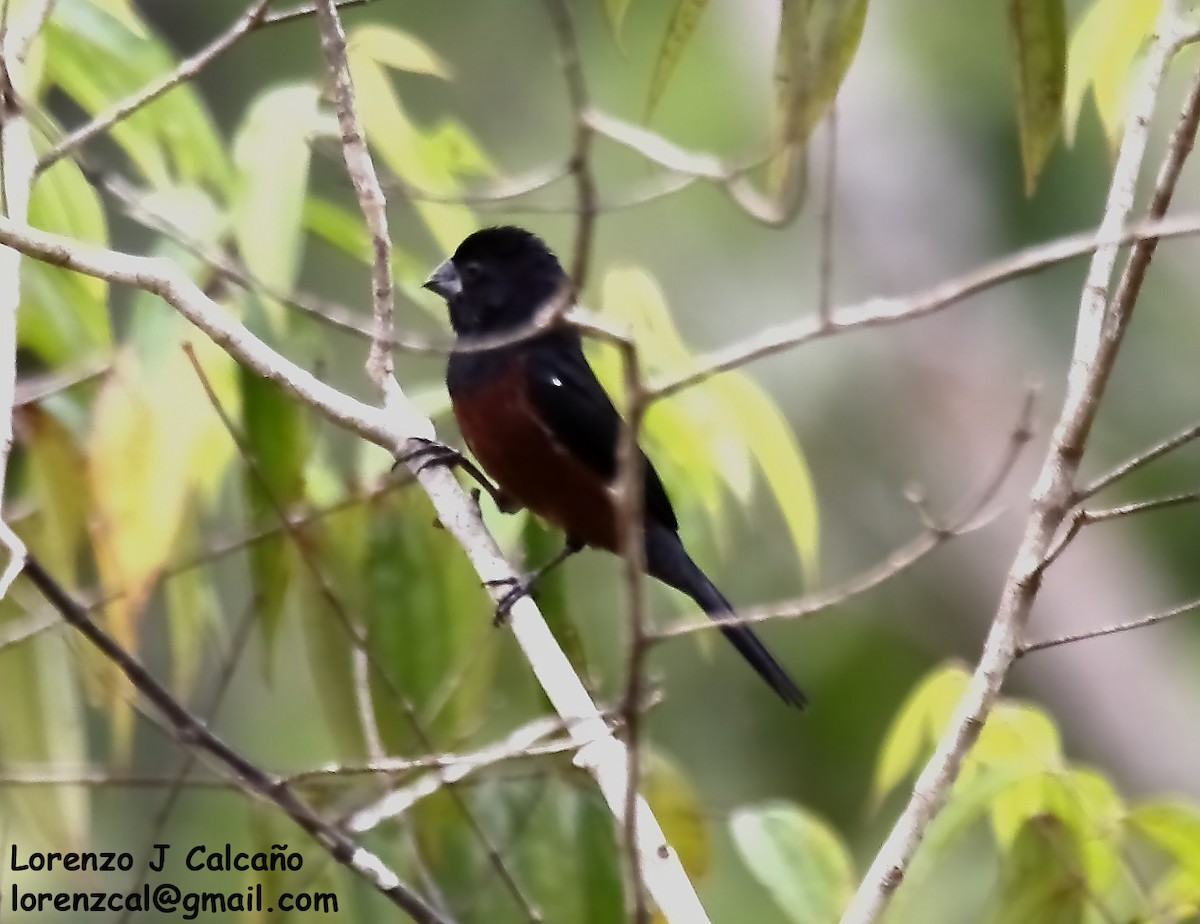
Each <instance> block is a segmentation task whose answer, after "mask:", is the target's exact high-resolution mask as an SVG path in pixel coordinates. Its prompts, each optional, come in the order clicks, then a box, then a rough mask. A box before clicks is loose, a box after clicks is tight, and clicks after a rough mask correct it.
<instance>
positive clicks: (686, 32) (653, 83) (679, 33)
mask: <svg viewBox="0 0 1200 924" xmlns="http://www.w3.org/2000/svg"><path fill="white" fill-rule="evenodd" d="M707 6H708V0H675V8H674V9H673V10H672V11H671V21H670V22H669V23H668V24H667V31H666V34H665V35H664V36H663V41H662V46H661V47H660V48H659V49H658V58H657V59H656V60H655V62H654V73H653V75H652V76H651V77H650V91H649V93H648V94H647V97H646V116H647V117H649V116H650V114H651V113H652V112H653V111H654V108H655V107H656V106H657V105H658V101H659V100H660V99H661V98H662V95H663V91H664V90H666V88H667V83H668V82H669V81H670V79H671V74H672V73H674V71H675V65H677V64H678V63H679V58H680V56H682V55H683V50H684V48H686V47H687V43H688V41H689V40H690V39H691V37H692V33H694V32H695V31H696V26H697V25H699V24H700V17H701V16H702V15H703V13H704V10H705V8H706V7H707Z"/></svg>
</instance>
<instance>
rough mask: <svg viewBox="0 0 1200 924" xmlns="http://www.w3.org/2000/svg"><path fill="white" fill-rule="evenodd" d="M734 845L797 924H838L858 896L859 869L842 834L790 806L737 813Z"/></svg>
mask: <svg viewBox="0 0 1200 924" xmlns="http://www.w3.org/2000/svg"><path fill="white" fill-rule="evenodd" d="M731 829H732V832H733V843H734V846H735V847H737V850H738V853H739V854H740V855H741V857H742V862H743V863H745V864H746V868H747V869H749V870H750V872H751V874H753V876H754V878H755V879H757V880H758V881H759V882H760V883H762V885H763V886H764V887H765V888H766V889H767V891H768V892H770V894H771V897H772V898H774V899H775V902H776V904H778V905H779V907H780V908H781V909H783V911H784V913H785V914H786V915H787V917H788V919H789V920H791V921H792V922H794V924H832V922H835V921H837V919H838V917H839V915H840V914H841V912H842V910H843V909H844V908H845V906H846V904H847V903H848V902H849V900H850V897H851V896H852V895H853V894H854V868H853V864H852V863H851V860H850V854H849V851H848V850H847V849H846V846H845V844H843V843H842V841H841V839H840V838H839V837H838V835H837V833H836V832H835V831H834V830H833V829H832V828H831V827H829V825H827V824H825V823H824V822H823V821H821V820H820V819H818V818H816V817H815V816H814V815H811V814H810V813H808V812H806V811H804V810H803V809H800V808H797V807H796V806H793V805H789V804H787V803H782V802H777V803H768V804H766V805H762V806H758V807H755V808H750V809H742V810H740V811H738V812H735V813H734V815H733V819H732V822H731Z"/></svg>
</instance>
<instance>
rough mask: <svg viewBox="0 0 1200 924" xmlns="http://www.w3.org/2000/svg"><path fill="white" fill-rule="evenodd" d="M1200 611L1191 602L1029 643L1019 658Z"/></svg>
mask: <svg viewBox="0 0 1200 924" xmlns="http://www.w3.org/2000/svg"><path fill="white" fill-rule="evenodd" d="M1197 609H1200V600H1189V601H1188V602H1187V603H1181V604H1179V606H1173V607H1171V608H1170V609H1169V610H1163V611H1161V612H1159V613H1152V614H1150V615H1149V616H1143V617H1142V618H1141V619H1134V620H1132V621H1130V622H1122V623H1118V624H1117V625H1115V626H1105V627H1104V628H1103V629H1089V630H1088V631H1086V632H1076V633H1073V634H1071V635H1060V636H1058V637H1057V638H1050V639H1045V640H1044V641H1041V642H1028V643H1026V644H1024V645H1022V646H1021V647H1020V648H1019V649H1018V650H1017V655H1016V656H1017V657H1018V658H1023V657H1025V655H1027V654H1033V652H1035V651H1044V650H1045V649H1047V648H1057V647H1058V646H1059V645H1070V644H1073V643H1074V642H1082V641H1086V640H1087V639H1089V638H1103V637H1104V636H1106V635H1116V634H1117V633H1118V632H1130V631H1132V630H1133V629H1144V628H1145V627H1146V626H1152V625H1154V624H1155V623H1159V622H1165V621H1166V620H1168V619H1174V618H1175V617H1176V616H1182V615H1184V614H1185V613H1190V612H1192V611H1193V610H1197Z"/></svg>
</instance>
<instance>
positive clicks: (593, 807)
mask: <svg viewBox="0 0 1200 924" xmlns="http://www.w3.org/2000/svg"><path fill="white" fill-rule="evenodd" d="M575 807H576V808H575V811H576V831H577V835H576V837H577V845H578V846H577V853H578V856H579V872H580V875H581V877H582V883H581V889H580V893H581V902H580V905H581V907H582V908H583V916H584V917H583V924H621V922H623V921H624V920H625V890H624V888H622V883H621V864H620V862H619V860H618V858H619V857H620V856H621V853H620V851H619V850H618V848H617V842H616V836H615V834H616V828H615V824H614V822H613V816H612V813H611V812H610V811H609V810H608V806H606V805H605V804H604V801H603V800H602V799H600V798H599V797H598V796H597V795H595V794H593V793H587V792H581V793H578V794H577V796H576V799H575Z"/></svg>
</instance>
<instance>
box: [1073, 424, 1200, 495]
mask: <svg viewBox="0 0 1200 924" xmlns="http://www.w3.org/2000/svg"><path fill="white" fill-rule="evenodd" d="M1197 437H1200V424H1194V425H1193V426H1190V427H1186V428H1184V429H1183V430H1180V431H1179V432H1178V433H1176V434H1175V435H1174V436H1172V437H1171V438H1170V439H1166V440H1163V441H1162V442H1161V443H1158V444H1157V445H1155V446H1153V447H1151V448H1150V449H1147V450H1146V451H1145V452H1140V453H1138V454H1137V455H1136V456H1134V457H1133V458H1132V459H1128V460H1126V461H1125V462H1122V463H1121V464H1120V465H1118V466H1117V467H1116V468H1114V469H1113V470H1112V471H1110V472H1108V473H1107V474H1104V475H1101V476H1100V477H1099V478H1096V479H1095V480H1094V481H1092V482H1090V483H1089V484H1088V485H1087V487H1084V488H1080V489H1079V490H1078V491H1076V492H1075V499H1076V501H1077V502H1078V501H1085V500H1087V499H1088V498H1089V497H1091V496H1092V495H1094V494H1097V493H1099V492H1100V491H1103V490H1104V489H1105V488H1107V487H1108V486H1109V485H1111V484H1112V483H1113V482H1116V481H1119V480H1120V479H1122V478H1124V477H1125V476H1126V475H1128V474H1130V473H1131V472H1135V471H1137V470H1138V469H1139V468H1141V467H1142V466H1143V465H1149V464H1150V463H1151V462H1154V461H1155V460H1156V459H1161V458H1162V457H1163V456H1165V455H1166V454H1167V453H1169V452H1172V451H1173V450H1176V449H1178V448H1179V447H1180V446H1183V445H1184V444H1186V443H1190V442H1191V441H1192V440H1194V439H1196V438H1197Z"/></svg>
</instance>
